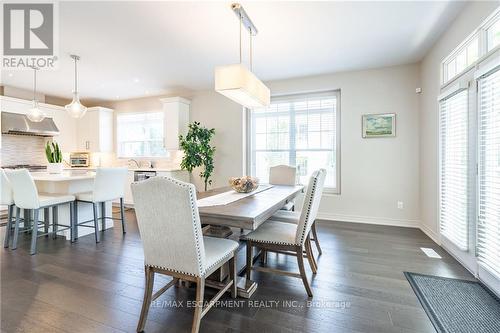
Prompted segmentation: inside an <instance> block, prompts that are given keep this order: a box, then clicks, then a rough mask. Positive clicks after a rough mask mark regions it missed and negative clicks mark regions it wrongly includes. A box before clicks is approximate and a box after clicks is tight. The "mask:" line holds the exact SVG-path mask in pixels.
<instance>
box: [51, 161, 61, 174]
mask: <svg viewBox="0 0 500 333" xmlns="http://www.w3.org/2000/svg"><path fill="white" fill-rule="evenodd" d="M62 171H63V164H62V163H49V165H47V172H48V173H62Z"/></svg>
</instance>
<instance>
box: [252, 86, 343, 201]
mask: <svg viewBox="0 0 500 333" xmlns="http://www.w3.org/2000/svg"><path fill="white" fill-rule="evenodd" d="M339 100H340V92H339V91H332V92H326V93H316V94H305V95H290V96H282V97H279V98H273V99H272V101H271V105H270V106H269V107H267V108H261V109H254V110H251V111H250V122H249V125H250V130H249V133H250V141H251V142H250V146H251V149H250V150H251V152H250V170H251V174H252V175H254V176H256V177H257V178H259V179H260V181H262V182H267V181H268V179H269V168H270V167H271V166H274V165H278V164H286V165H294V166H296V167H297V172H298V178H299V181H300V183H302V184H307V182H308V178H309V176H310V175H311V173H312V172H313V171H314V170H317V169H319V168H325V169H326V170H327V177H326V180H325V187H327V188H330V189H332V190H333V191H335V192H338V190H339V184H338V179H339V167H338V162H339V161H338V156H339V153H340V150H339V146H340V145H339V139H340V135H339V134H340V133H339V119H340V110H339Z"/></svg>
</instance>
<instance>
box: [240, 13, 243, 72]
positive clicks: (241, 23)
mask: <svg viewBox="0 0 500 333" xmlns="http://www.w3.org/2000/svg"><path fill="white" fill-rule="evenodd" d="M242 25H243V16H241V14H240V64H241V26H242Z"/></svg>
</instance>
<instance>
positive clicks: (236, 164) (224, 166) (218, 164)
mask: <svg viewBox="0 0 500 333" xmlns="http://www.w3.org/2000/svg"><path fill="white" fill-rule="evenodd" d="M189 118H190V119H189V120H190V122H193V121H199V122H200V123H201V124H202V125H203V126H205V127H207V128H215V136H214V140H213V144H214V145H215V147H216V152H215V173H214V176H213V177H212V179H213V183H212V186H211V187H212V188H215V187H221V186H227V185H228V179H229V177H238V176H241V175H243V156H244V150H243V132H242V128H243V118H244V117H243V108H242V107H241V106H240V105H238V104H236V103H234V102H232V101H231V100H229V99H227V98H226V97H224V96H222V95H221V94H219V93H217V92H215V91H213V90H209V91H208V90H207V91H202V92H198V93H196V94H195V95H194V96H192V97H191V111H190V116H189ZM198 174H199V170H194V171H193V177H192V181H193V182H194V183H195V185H196V186H197V188H198V189H203V185H202V184H203V181H202V180H201V179H200V178H199V177H198Z"/></svg>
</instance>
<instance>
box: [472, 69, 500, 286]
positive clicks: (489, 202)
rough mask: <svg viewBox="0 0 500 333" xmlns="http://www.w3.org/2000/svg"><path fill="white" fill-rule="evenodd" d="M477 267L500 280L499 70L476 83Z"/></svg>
mask: <svg viewBox="0 0 500 333" xmlns="http://www.w3.org/2000/svg"><path fill="white" fill-rule="evenodd" d="M477 232H478V239H477V241H478V256H479V263H480V264H481V265H483V267H485V268H487V269H488V270H489V271H490V272H492V273H493V274H495V275H496V276H497V277H498V278H500V70H497V71H496V72H494V73H493V74H490V75H488V76H486V77H484V78H481V79H480V80H479V217H478V231H477Z"/></svg>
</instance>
